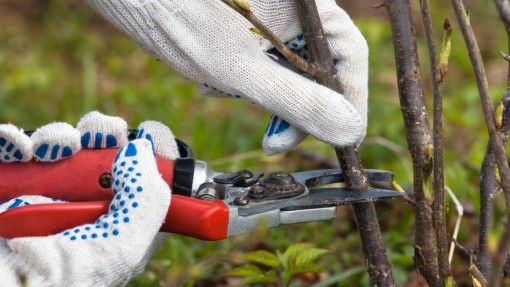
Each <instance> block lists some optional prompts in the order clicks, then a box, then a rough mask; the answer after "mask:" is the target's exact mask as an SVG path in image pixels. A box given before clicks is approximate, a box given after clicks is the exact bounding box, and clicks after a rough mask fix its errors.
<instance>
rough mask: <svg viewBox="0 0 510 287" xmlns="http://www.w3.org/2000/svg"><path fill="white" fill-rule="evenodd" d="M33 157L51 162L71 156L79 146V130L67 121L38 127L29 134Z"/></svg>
mask: <svg viewBox="0 0 510 287" xmlns="http://www.w3.org/2000/svg"><path fill="white" fill-rule="evenodd" d="M30 140H31V141H32V145H33V149H34V159H35V160H38V161H44V162H53V161H58V160H60V159H63V158H66V157H69V156H72V155H73V154H75V153H76V152H78V151H79V150H80V148H81V146H80V132H79V131H78V130H77V129H75V128H73V127H72V126H71V125H70V124H68V123H51V124H48V125H45V126H42V127H40V128H38V129H37V130H36V131H35V132H34V133H33V134H32V135H31V136H30Z"/></svg>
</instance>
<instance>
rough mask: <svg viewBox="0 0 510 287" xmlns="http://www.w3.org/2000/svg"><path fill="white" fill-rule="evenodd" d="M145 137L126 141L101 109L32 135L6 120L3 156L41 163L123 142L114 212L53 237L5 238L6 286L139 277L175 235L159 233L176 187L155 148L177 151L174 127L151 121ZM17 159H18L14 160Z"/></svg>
mask: <svg viewBox="0 0 510 287" xmlns="http://www.w3.org/2000/svg"><path fill="white" fill-rule="evenodd" d="M138 137H139V138H140V139H137V140H134V141H132V142H130V143H128V141H127V124H126V123H125V122H124V120H122V119H120V118H116V117H108V116H104V115H102V114H99V113H97V112H92V113H90V114H88V115H86V116H85V117H84V118H83V119H82V120H81V121H80V123H79V124H78V129H74V128H73V127H72V126H70V125H69V124H66V123H53V124H50V125H47V126H44V127H42V128H40V129H38V130H37V131H36V132H35V133H34V134H33V135H32V136H31V138H28V137H27V136H25V135H24V134H23V132H22V131H20V130H19V129H17V128H16V127H14V126H13V125H0V158H1V159H3V161H9V162H12V161H29V160H30V158H31V150H34V153H33V154H34V158H35V159H36V160H39V161H55V160H61V159H62V158H64V157H68V156H72V154H74V153H76V152H77V151H78V150H79V149H80V142H81V144H83V146H84V147H95V148H105V147H120V146H123V145H124V147H123V148H122V149H121V150H120V151H119V153H118V156H117V158H116V159H115V162H114V163H113V168H112V170H116V171H117V172H116V173H114V174H113V182H114V186H113V188H114V189H116V190H118V191H117V193H116V195H115V197H114V199H113V200H112V202H111V207H110V210H109V213H108V214H105V215H102V216H101V217H99V218H98V219H97V221H95V222H92V223H90V224H85V225H81V226H77V227H76V228H73V229H69V230H66V231H63V232H61V233H59V234H56V235H52V236H46V237H24V238H15V239H10V240H8V239H4V238H0V285H1V286H27V285H28V286H119V285H120V286H122V285H125V284H126V283H127V282H128V281H129V280H130V279H131V278H133V277H135V276H137V275H139V274H140V273H141V272H142V271H143V270H144V268H145V265H146V263H147V262H148V260H149V259H150V256H151V255H152V254H153V252H154V251H155V250H156V248H157V247H159V246H160V245H161V244H162V243H163V242H164V240H166V238H167V236H168V234H165V233H160V232H159V228H160V227H161V225H162V223H163V220H164V218H165V215H166V213H167V211H168V207H169V204H170V198H171V194H170V188H169V187H168V185H167V184H166V183H165V182H164V181H163V180H162V178H161V176H160V174H159V171H158V169H157V166H156V161H155V158H154V153H153V151H154V152H155V153H156V154H157V155H159V156H164V157H167V158H169V159H175V158H177V157H178V149H177V146H176V145H175V144H174V143H175V140H174V137H173V134H172V132H171V131H170V130H169V129H168V128H167V127H166V126H164V125H163V124H161V123H157V122H145V123H142V124H141V125H140V127H139V132H138ZM12 164H15V163H12ZM48 202H52V203H54V202H61V201H59V200H57V199H50V198H47V197H42V196H23V197H20V198H16V199H13V200H10V201H8V202H4V203H1V204H0V212H3V211H5V210H7V209H10V208H15V207H17V206H22V205H28V204H38V203H48Z"/></svg>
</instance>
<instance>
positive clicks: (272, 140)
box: [262, 115, 307, 155]
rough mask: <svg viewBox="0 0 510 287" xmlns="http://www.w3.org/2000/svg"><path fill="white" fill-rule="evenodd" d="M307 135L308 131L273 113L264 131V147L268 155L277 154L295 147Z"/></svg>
mask: <svg viewBox="0 0 510 287" xmlns="http://www.w3.org/2000/svg"><path fill="white" fill-rule="evenodd" d="M306 136H307V134H306V133H304V132H302V131H300V130H299V129H297V128H295V127H294V126H292V125H290V124H289V123H288V122H287V121H285V120H284V119H281V118H279V117H277V116H275V115H272V116H271V119H270V120H269V124H268V125H267V128H266V132H265V133H264V139H263V140H262V147H263V148H264V152H265V153H266V154H267V155H275V154H278V153H282V152H285V151H287V150H289V149H291V148H293V147H295V146H296V145H298V144H299V143H300V142H302V141H303V140H304V139H305V138H306Z"/></svg>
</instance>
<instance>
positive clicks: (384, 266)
mask: <svg viewBox="0 0 510 287" xmlns="http://www.w3.org/2000/svg"><path fill="white" fill-rule="evenodd" d="M222 2H223V3H225V4H227V5H228V6H230V7H231V8H232V9H234V10H236V11H237V12H238V13H240V14H241V15H243V16H244V17H245V18H246V19H247V20H248V21H250V23H252V24H253V25H254V26H255V27H256V28H257V29H259V31H260V32H261V33H262V34H263V36H264V38H266V39H267V40H269V41H270V42H271V43H272V44H273V45H274V46H275V48H276V49H277V50H278V51H279V52H280V53H282V54H283V55H284V56H285V58H286V59H287V60H289V62H291V63H292V64H294V65H295V66H297V67H298V68H300V69H301V70H303V71H304V72H306V73H308V74H309V75H310V76H312V77H313V78H315V79H316V80H317V81H318V82H319V83H320V84H322V85H324V86H326V87H328V88H330V89H332V90H335V91H337V92H340V93H341V92H342V91H341V86H340V83H339V81H338V75H337V74H336V71H335V67H334V64H333V57H332V56H331V52H330V50H329V47H328V42H327V41H326V36H325V34H324V31H323V29H322V23H321V21H320V18H319V13H318V11H317V7H316V4H315V2H314V1H313V0H296V2H295V3H296V10H297V13H298V16H299V18H300V22H301V28H302V30H303V35H304V37H305V41H306V43H307V46H308V49H309V51H310V58H311V61H310V62H307V61H305V60H303V59H302V58H301V57H299V56H298V55H297V54H295V53H293V52H292V51H291V50H290V49H288V48H287V47H286V46H285V45H284V43H283V42H282V41H281V40H280V39H279V38H278V37H277V36H276V35H275V34H274V33H273V32H272V31H271V30H270V29H269V28H268V27H267V26H265V25H264V23H262V22H261V21H260V20H259V19H258V18H257V17H256V16H255V15H254V14H253V13H252V12H251V11H250V9H249V5H247V3H242V4H243V5H247V6H245V7H240V6H239V5H238V4H236V3H234V1H233V0H222ZM335 151H336V153H337V157H338V160H339V162H340V166H341V167H342V172H343V174H344V178H345V179H346V183H347V186H348V187H349V188H351V189H366V188H368V187H369V185H368V181H367V179H366V177H365V174H364V171H363V166H362V165H361V160H360V158H359V155H358V152H357V149H356V147H346V148H338V149H335ZM354 212H355V217H356V222H357V224H358V228H359V230H360V237H361V243H362V246H363V253H364V255H365V265H366V267H367V271H368V273H369V276H370V280H371V283H372V285H374V286H396V284H395V280H394V278H393V273H392V270H391V264H390V262H389V260H388V257H387V255H386V249H385V248H384V243H383V240H382V236H381V231H380V228H379V222H378V220H377V214H376V211H375V207H374V205H373V203H361V204H354Z"/></svg>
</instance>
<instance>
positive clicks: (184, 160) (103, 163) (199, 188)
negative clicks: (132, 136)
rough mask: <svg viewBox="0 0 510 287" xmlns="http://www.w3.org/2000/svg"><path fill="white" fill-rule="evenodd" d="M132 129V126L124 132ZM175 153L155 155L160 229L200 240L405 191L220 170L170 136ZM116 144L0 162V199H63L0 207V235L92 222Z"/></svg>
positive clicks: (373, 175) (102, 204) (103, 197)
mask: <svg viewBox="0 0 510 287" xmlns="http://www.w3.org/2000/svg"><path fill="white" fill-rule="evenodd" d="M131 133H133V131H131ZM176 141H177V144H178V147H179V151H180V154H181V158H178V159H176V160H167V159H163V158H157V165H158V169H159V171H160V174H161V175H162V177H163V179H164V180H165V181H166V182H167V183H168V184H169V186H170V187H171V188H172V193H173V195H172V203H171V204H170V208H169V210H168V213H167V216H166V220H165V222H164V224H163V225H162V227H161V231H164V232H170V233H178V234H183V235H187V236H190V237H194V238H198V239H202V240H221V239H225V238H228V237H231V236H235V235H239V234H245V233H250V232H252V231H254V230H255V229H256V228H257V227H259V226H260V224H265V226H266V227H268V228H271V227H276V226H278V225H280V224H293V223H300V222H312V221H320V220H331V219H334V218H335V216H336V208H337V206H339V205H345V204H352V203H360V202H368V201H377V200H384V199H392V198H397V197H401V196H404V195H405V193H402V192H397V191H393V190H386V189H375V188H368V189H365V190H349V189H346V188H320V187H321V186H324V185H327V184H331V183H340V182H343V181H344V179H343V176H342V173H341V171H340V170H334V169H330V170H311V171H303V172H296V173H291V174H289V173H285V172H275V173H271V174H269V175H267V176H264V175H263V174H262V173H260V172H251V171H248V170H241V171H238V172H235V173H221V172H216V171H213V170H212V169H210V168H209V167H208V165H207V163H206V162H204V161H201V160H196V159H194V158H193V152H192V150H191V148H190V147H189V146H187V145H186V144H185V143H184V142H182V141H179V140H176ZM117 152H118V150H117V149H83V150H81V151H79V152H78V153H77V154H76V155H73V156H72V157H70V158H67V159H64V160H61V161H58V162H53V163H41V162H36V161H31V162H28V163H14V164H4V165H0V202H5V201H8V200H10V199H14V198H16V197H19V196H21V195H43V196H47V197H50V198H54V199H60V200H65V201H67V202H66V203H49V204H34V205H27V206H20V207H16V208H12V209H9V210H7V211H5V212H3V213H1V214H0V237H4V238H15V237H25V236H46V235H51V234H56V233H58V232H60V231H62V230H65V229H68V228H71V227H75V226H78V225H81V224H85V223H89V222H93V221H95V220H96V219H97V218H98V217H99V216H101V215H102V214H105V213H107V212H108V207H109V203H110V201H111V200H112V198H113V192H112V189H111V186H112V180H111V179H112V176H111V174H112V171H111V165H112V162H113V160H114V158H115V156H116V154H117ZM365 174H366V176H367V179H368V180H369V181H377V182H391V181H393V173H391V172H389V171H382V170H365Z"/></svg>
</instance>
